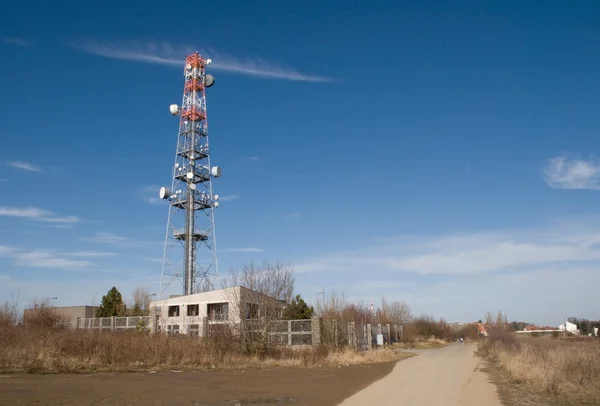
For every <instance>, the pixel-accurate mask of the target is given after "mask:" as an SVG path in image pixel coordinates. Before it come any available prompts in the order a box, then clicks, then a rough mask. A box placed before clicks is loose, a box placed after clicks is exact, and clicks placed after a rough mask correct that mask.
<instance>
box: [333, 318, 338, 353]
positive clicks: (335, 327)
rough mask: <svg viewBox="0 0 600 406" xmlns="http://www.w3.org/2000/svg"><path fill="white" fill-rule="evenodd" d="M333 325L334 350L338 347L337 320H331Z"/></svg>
mask: <svg viewBox="0 0 600 406" xmlns="http://www.w3.org/2000/svg"><path fill="white" fill-rule="evenodd" d="M332 323H333V342H334V343H335V348H337V347H338V331H337V330H338V325H337V320H335V319H334V320H332Z"/></svg>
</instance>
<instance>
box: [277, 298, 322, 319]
mask: <svg viewBox="0 0 600 406" xmlns="http://www.w3.org/2000/svg"><path fill="white" fill-rule="evenodd" d="M313 313H314V309H313V307H312V306H310V307H309V306H308V305H307V304H306V302H305V301H304V299H302V297H301V296H300V295H296V297H295V298H293V299H292V302H291V303H290V304H288V305H287V306H286V308H285V309H284V310H283V317H282V318H283V320H302V319H310V318H311V317H312V315H313Z"/></svg>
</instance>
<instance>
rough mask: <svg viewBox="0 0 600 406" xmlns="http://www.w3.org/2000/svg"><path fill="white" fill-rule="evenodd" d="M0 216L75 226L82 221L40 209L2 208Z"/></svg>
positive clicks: (0, 208)
mask: <svg viewBox="0 0 600 406" xmlns="http://www.w3.org/2000/svg"><path fill="white" fill-rule="evenodd" d="M0 216H5V217H23V218H27V219H29V220H35V221H43V222H46V223H65V224H73V223H78V222H79V221H81V220H80V219H79V217H77V216H67V217H58V216H56V215H55V214H54V213H53V212H51V211H48V210H45V209H40V208H39V207H0Z"/></svg>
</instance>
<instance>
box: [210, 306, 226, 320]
mask: <svg viewBox="0 0 600 406" xmlns="http://www.w3.org/2000/svg"><path fill="white" fill-rule="evenodd" d="M206 309H207V313H208V320H209V321H227V320H228V319H229V303H210V304H208V305H207V306H206Z"/></svg>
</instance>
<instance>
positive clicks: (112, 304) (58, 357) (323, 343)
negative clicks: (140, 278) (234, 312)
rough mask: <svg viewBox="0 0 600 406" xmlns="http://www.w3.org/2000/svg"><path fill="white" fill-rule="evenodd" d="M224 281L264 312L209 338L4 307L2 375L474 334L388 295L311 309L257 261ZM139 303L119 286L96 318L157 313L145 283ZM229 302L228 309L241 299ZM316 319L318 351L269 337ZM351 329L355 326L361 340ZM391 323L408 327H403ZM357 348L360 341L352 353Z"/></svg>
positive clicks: (347, 355) (152, 365) (225, 364)
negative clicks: (110, 327) (92, 327)
mask: <svg viewBox="0 0 600 406" xmlns="http://www.w3.org/2000/svg"><path fill="white" fill-rule="evenodd" d="M223 283H224V284H225V285H227V286H240V285H241V286H245V287H247V288H248V289H251V290H252V291H254V292H256V297H255V298H253V299H252V300H251V302H252V303H256V304H257V306H259V307H260V308H261V309H264V310H265V311H264V312H262V314H263V316H261V317H260V318H253V319H251V323H248V324H247V323H241V324H237V325H235V324H219V325H213V326H211V327H210V329H209V333H208V335H207V336H205V337H202V338H199V337H197V336H196V337H188V336H186V335H176V336H173V335H168V334H154V333H151V332H149V331H148V330H147V329H146V328H145V327H144V326H142V328H138V329H137V330H133V331H114V332H112V331H107V330H103V331H98V330H96V331H89V330H83V329H80V330H73V329H72V328H71V329H69V328H67V327H66V326H65V323H64V321H65V320H62V319H61V318H60V316H59V315H58V313H56V312H54V311H53V307H52V306H51V304H50V303H47V302H45V303H36V304H34V305H32V306H31V307H32V308H35V311H29V312H28V313H27V316H26V318H25V319H24V320H19V317H18V316H19V315H18V313H17V309H18V304H17V303H14V304H8V303H7V304H5V305H4V306H3V307H1V308H0V373H9V372H30V373H54V372H94V371H98V372H100V371H145V370H159V369H160V370H169V369H176V370H183V369H213V368H219V369H229V368H236V369H237V368H260V367H274V366H282V367H318V366H345V365H352V364H368V363H376V362H390V361H395V360H399V359H402V358H405V357H408V356H412V355H414V354H408V353H404V352H402V349H407V348H441V347H443V346H445V345H446V343H447V342H449V341H452V340H453V339H458V338H460V337H463V338H465V339H469V338H470V337H474V336H476V335H477V331H476V328H475V327H474V326H472V325H467V326H464V327H462V328H458V329H457V327H456V326H450V325H449V324H448V323H446V322H445V321H444V320H443V319H441V320H436V319H434V318H433V317H431V316H427V315H422V316H419V317H414V316H413V315H412V311H411V308H410V306H409V305H408V304H407V303H405V302H402V301H388V299H387V298H385V297H384V298H382V300H381V303H380V305H379V306H378V307H377V309H373V308H372V307H371V306H370V305H366V304H364V303H356V302H352V303H349V302H347V301H346V299H345V297H344V295H343V293H342V294H337V293H335V292H332V293H331V294H327V295H326V294H325V292H323V294H322V296H319V297H318V300H317V302H316V304H315V306H309V305H308V304H307V303H306V302H305V301H304V299H303V298H302V297H301V296H300V295H298V294H296V293H295V292H294V275H293V268H292V267H291V266H289V265H286V264H279V263H276V264H270V263H268V262H265V263H264V264H260V265H254V264H250V265H247V266H244V267H243V269H241V270H240V271H239V272H237V273H232V274H231V275H230V277H229V280H226V281H224V282H223ZM224 287H225V286H224ZM266 298H275V299H277V300H272V299H268V300H267V299H266ZM132 299H133V300H132V301H131V302H129V305H126V304H125V303H124V299H123V296H122V295H121V293H120V292H119V291H118V289H117V288H116V287H112V288H111V289H110V290H109V291H108V292H107V294H106V295H104V296H103V297H102V303H101V305H100V306H99V308H98V309H97V314H96V316H97V317H118V316H134V315H148V314H150V313H151V309H150V308H149V306H150V294H149V292H148V291H147V290H145V289H143V288H141V287H138V288H137V289H136V290H135V291H134V292H133V294H132ZM229 299H230V302H231V303H238V302H240V300H241V299H240V298H236V297H231V298H229ZM281 302H284V303H287V306H286V307H285V310H284V311H283V314H278V312H277V309H275V308H270V306H280V304H281ZM313 316H317V317H319V318H320V319H321V321H320V331H319V336H320V344H319V345H315V346H303V347H285V346H278V345H276V343H274V342H272V340H271V339H270V338H269V334H268V331H269V328H270V327H269V326H270V325H272V324H269V323H273V322H275V321H276V320H280V319H284V320H294V319H309V318H311V317H313ZM246 324H247V325H246ZM351 324H352V325H354V326H355V331H354V334H353V336H354V338H355V339H354V340H352V336H351V335H350V334H352V333H350V328H349V326H350V325H351ZM367 325H371V326H372V328H373V329H375V328H378V327H377V326H378V325H381V328H382V329H383V330H385V331H386V334H385V345H384V346H383V347H380V348H376V349H371V350H368V351H364V350H365V349H366V346H367V340H366V338H365V331H366V326H367ZM388 325H389V326H390V334H387V326H388ZM392 326H402V331H400V329H397V330H396V329H395V328H392ZM358 336H360V337H361V338H360V339H359V338H358ZM373 341H375V340H373ZM350 343H354V344H353V345H354V346H353V347H352V348H351V347H350V345H349V344H350ZM391 344H394V345H391Z"/></svg>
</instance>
